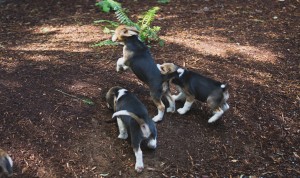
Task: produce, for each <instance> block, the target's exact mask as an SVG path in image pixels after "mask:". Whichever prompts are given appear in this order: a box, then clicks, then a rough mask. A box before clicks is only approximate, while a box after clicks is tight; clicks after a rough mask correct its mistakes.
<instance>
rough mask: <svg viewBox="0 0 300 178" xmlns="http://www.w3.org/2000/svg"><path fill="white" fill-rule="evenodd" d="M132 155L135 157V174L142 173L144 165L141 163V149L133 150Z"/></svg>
mask: <svg viewBox="0 0 300 178" xmlns="http://www.w3.org/2000/svg"><path fill="white" fill-rule="evenodd" d="M133 151H134V155H135V170H136V172H142V171H143V169H144V163H143V152H142V150H141V147H140V146H139V147H138V148H133Z"/></svg>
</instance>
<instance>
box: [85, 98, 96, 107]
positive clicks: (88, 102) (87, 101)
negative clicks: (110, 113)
mask: <svg viewBox="0 0 300 178" xmlns="http://www.w3.org/2000/svg"><path fill="white" fill-rule="evenodd" d="M82 102H83V103H84V104H88V105H94V104H95V103H94V102H93V101H92V100H91V99H88V98H87V99H82Z"/></svg>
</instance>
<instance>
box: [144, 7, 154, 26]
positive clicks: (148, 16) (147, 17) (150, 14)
mask: <svg viewBox="0 0 300 178" xmlns="http://www.w3.org/2000/svg"><path fill="white" fill-rule="evenodd" d="M158 10H159V7H153V8H151V9H149V10H148V11H147V12H146V13H145V14H144V15H143V18H142V20H141V21H140V24H141V25H140V26H143V27H148V26H150V25H151V23H152V22H153V20H154V18H155V15H156V13H157V11H158Z"/></svg>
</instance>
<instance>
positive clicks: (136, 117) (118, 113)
mask: <svg viewBox="0 0 300 178" xmlns="http://www.w3.org/2000/svg"><path fill="white" fill-rule="evenodd" d="M122 115H123V116H124V115H125V116H130V117H132V118H133V119H134V120H136V121H137V122H138V123H139V125H142V124H145V121H144V120H143V119H142V118H140V117H138V116H137V115H136V114H134V113H132V112H129V111H127V110H121V111H117V112H115V113H114V114H113V115H112V118H114V117H116V116H122Z"/></svg>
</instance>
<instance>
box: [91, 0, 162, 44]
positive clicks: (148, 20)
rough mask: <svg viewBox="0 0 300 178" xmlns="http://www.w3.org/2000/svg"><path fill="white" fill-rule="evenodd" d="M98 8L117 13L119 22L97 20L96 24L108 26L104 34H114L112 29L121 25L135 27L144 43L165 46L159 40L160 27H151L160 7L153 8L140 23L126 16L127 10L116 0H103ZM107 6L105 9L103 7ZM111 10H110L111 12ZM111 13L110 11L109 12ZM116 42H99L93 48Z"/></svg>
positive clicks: (143, 16)
mask: <svg viewBox="0 0 300 178" xmlns="http://www.w3.org/2000/svg"><path fill="white" fill-rule="evenodd" d="M96 5H97V6H99V7H100V8H102V10H103V9H106V10H107V7H109V8H110V9H112V10H114V11H115V15H116V18H117V20H118V22H114V21H110V20H97V21H95V22H94V23H106V24H107V25H106V26H105V27H104V29H103V32H104V33H110V34H112V33H113V32H114V31H113V30H111V29H115V28H116V27H117V26H119V25H120V24H124V25H128V26H134V27H136V28H137V29H138V30H139V32H140V33H139V37H140V39H141V40H142V41H143V42H146V43H150V42H152V41H156V42H158V43H159V44H160V45H161V46H163V44H164V42H163V40H162V39H160V38H159V36H158V32H159V31H160V27H159V26H151V24H152V22H153V21H154V19H155V15H156V13H157V11H158V10H159V7H153V8H151V9H149V10H148V11H147V12H145V13H144V14H143V15H142V16H141V18H140V19H139V20H138V22H136V23H135V22H133V21H132V20H131V19H130V18H129V17H128V16H127V14H126V10H125V9H124V8H122V7H121V4H120V3H118V2H115V1H114V0H103V1H101V3H97V4H96ZM103 6H105V7H103ZM110 9H109V10H110ZM108 12H109V11H108ZM115 44H116V43H115V42H112V41H111V40H105V41H102V42H99V43H97V44H95V45H93V46H105V45H115Z"/></svg>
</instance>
